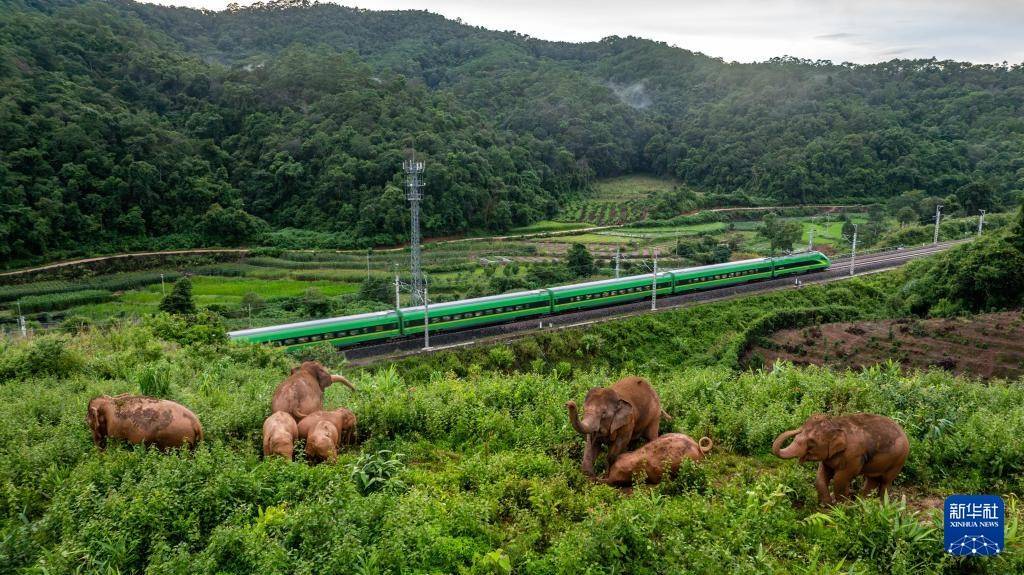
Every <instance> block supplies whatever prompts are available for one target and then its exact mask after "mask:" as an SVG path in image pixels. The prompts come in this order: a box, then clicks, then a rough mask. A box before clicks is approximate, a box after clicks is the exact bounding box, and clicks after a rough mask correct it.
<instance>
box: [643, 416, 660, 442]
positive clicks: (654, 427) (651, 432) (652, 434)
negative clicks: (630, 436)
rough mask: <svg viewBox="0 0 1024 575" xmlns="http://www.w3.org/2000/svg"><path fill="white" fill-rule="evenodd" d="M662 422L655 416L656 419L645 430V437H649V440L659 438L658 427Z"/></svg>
mask: <svg viewBox="0 0 1024 575" xmlns="http://www.w3.org/2000/svg"><path fill="white" fill-rule="evenodd" d="M660 423H661V422H660V421H659V420H658V418H655V419H654V421H652V422H651V424H650V425H648V426H647V429H645V430H644V437H646V438H647V441H654V440H655V439H658V427H659V424H660Z"/></svg>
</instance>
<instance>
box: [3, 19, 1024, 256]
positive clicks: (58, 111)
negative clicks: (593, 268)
mask: <svg viewBox="0 0 1024 575" xmlns="http://www.w3.org/2000/svg"><path fill="white" fill-rule="evenodd" d="M8 7H9V8H8ZM0 132H2V133H3V135H4V138H3V139H0V261H5V262H7V263H8V264H10V263H11V262H14V261H17V260H28V259H33V258H39V257H41V256H44V255H49V256H57V255H64V254H69V253H75V252H78V253H80V252H86V251H99V250H115V249H126V248H141V247H163V246H175V247H180V246H188V245H200V244H237V243H244V242H252V241H254V240H255V238H257V237H259V235H260V234H261V232H263V231H265V230H270V229H280V228H286V227H288V228H306V229H310V230H315V231H317V232H323V234H326V237H328V238H329V241H330V243H331V244H332V245H337V246H340V247H348V246H357V245H370V244H381V243H390V242H394V241H400V240H402V239H404V237H405V234H406V232H405V213H404V208H405V206H404V202H403V201H402V190H401V188H400V178H399V176H398V175H397V173H396V172H398V169H399V166H400V161H401V159H402V156H403V153H404V150H406V149H407V148H410V147H415V148H416V149H417V151H418V152H419V153H420V154H421V155H422V156H424V157H425V158H426V159H427V161H428V162H429V166H430V168H429V170H428V172H427V190H428V191H427V196H428V199H427V201H426V205H425V207H424V210H425V211H424V214H425V215H424V221H425V225H426V227H427V233H428V234H431V235H438V234H451V233H458V232H463V231H467V230H493V231H501V230H504V229H507V228H508V227H511V226H514V225H519V224H524V223H527V222H530V221H533V220H536V219H538V218H541V217H544V216H549V215H551V214H553V213H554V212H555V211H556V210H557V208H558V206H559V205H560V204H561V203H563V202H564V201H565V200H566V198H568V197H570V196H573V195H576V194H579V193H583V192H585V191H586V190H587V188H588V186H589V182H590V181H591V179H592V178H593V177H595V176H608V175H616V174H623V173H630V172H639V171H643V172H649V173H654V174H659V175H667V176H673V177H676V178H678V179H680V180H681V181H683V182H685V183H687V184H690V185H692V186H694V187H697V188H699V189H703V190H707V191H713V192H718V193H723V194H730V193H735V194H744V195H746V196H753V197H757V198H763V199H765V200H770V201H781V202H823V201H829V202H832V201H843V200H856V201H870V200H882V199H885V198H888V197H891V196H894V195H897V194H900V193H902V192H904V191H907V190H911V189H920V190H923V191H924V192H925V193H926V194H930V195H943V196H945V195H947V194H950V193H953V192H955V191H956V190H957V189H960V188H962V187H963V186H965V185H968V184H973V185H975V186H976V185H978V184H979V183H981V184H983V185H984V186H986V187H987V188H989V189H991V190H992V191H993V192H994V195H993V200H992V201H996V202H1011V201H1019V199H1020V196H1021V195H1024V68H1022V67H1021V66H1010V67H1007V66H981V65H970V64H964V63H956V62H937V61H905V60H903V61H899V60H897V61H892V62H887V63H883V64H877V65H871V66H853V65H836V64H832V63H828V62H807V61H797V60H792V59H775V60H771V61H769V62H765V63H761V64H730V63H724V62H722V61H720V60H717V59H713V58H709V57H706V56H704V55H701V54H695V53H692V52H688V51H685V50H681V49H678V48H673V47H670V46H666V45H664V44H659V43H656V42H651V41H647V40H641V39H635V38H608V39H606V40H603V41H601V42H597V43H586V44H568V43H557V42H546V41H540V40H536V39H531V38H528V37H525V36H522V35H519V34H515V33H512V32H494V31H488V30H483V29H480V28H474V27H470V26H466V25H463V24H461V23H459V22H454V21H450V20H445V19H444V18H441V17H439V16H436V15H432V14H428V13H425V12H371V11H365V10H356V9H351V8H345V7H341V6H337V5H330V4H328V5H310V4H307V3H295V2H291V3H281V2H277V3H271V4H258V5H256V6H253V7H250V8H245V9H238V8H233V9H229V10H228V11H225V12H219V13H214V12H202V11H196V10H189V9H182V8H167V7H160V6H155V5H149V4H136V3H132V2H127V1H124V0H111V1H108V2H102V1H99V0H90V1H75V0H13V1H9V2H5V9H4V10H3V11H0Z"/></svg>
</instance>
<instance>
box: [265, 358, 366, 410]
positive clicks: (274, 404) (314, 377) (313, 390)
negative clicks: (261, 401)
mask: <svg viewBox="0 0 1024 575" xmlns="http://www.w3.org/2000/svg"><path fill="white" fill-rule="evenodd" d="M338 382H341V383H343V384H345V385H346V386H348V388H349V389H351V390H352V391H355V390H356V388H355V386H354V385H352V382H350V381H349V380H347V379H345V377H344V376H341V375H331V372H329V371H327V369H325V368H324V366H323V365H321V364H320V363H319V362H316V361H304V362H302V365H300V366H299V367H296V368H294V369H292V373H291V375H289V376H288V377H287V378H286V379H285V380H284V381H282V382H281V383H280V384H278V386H277V389H276V390H274V398H273V399H272V400H271V402H270V412H271V413H274V412H277V411H283V412H285V413H290V414H291V416H292V417H294V418H295V421H302V418H303V417H306V416H307V415H309V414H311V413H313V412H316V411H320V410H321V409H323V406H324V390H325V389H327V388H328V387H330V386H331V384H332V383H338Z"/></svg>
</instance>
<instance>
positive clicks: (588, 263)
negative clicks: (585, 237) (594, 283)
mask: <svg viewBox="0 0 1024 575" xmlns="http://www.w3.org/2000/svg"><path fill="white" fill-rule="evenodd" d="M565 265H566V267H568V268H569V271H571V272H572V274H573V275H574V276H576V277H578V278H584V277H588V276H592V275H594V272H595V271H597V270H596V269H595V267H594V256H592V255H590V250H588V249H587V246H585V245H583V244H573V245H572V247H571V248H569V253H568V254H567V255H566V259H565Z"/></svg>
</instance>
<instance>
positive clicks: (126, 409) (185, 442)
mask: <svg viewBox="0 0 1024 575" xmlns="http://www.w3.org/2000/svg"><path fill="white" fill-rule="evenodd" d="M337 382H340V383H343V384H345V385H346V386H348V387H349V389H351V390H352V391H355V389H356V388H355V386H353V385H352V383H351V382H350V381H349V380H347V379H345V377H344V376H341V375H332V374H331V373H330V372H328V371H327V370H326V369H325V368H324V366H322V365H320V364H319V363H317V362H315V361H307V362H304V363H303V364H302V365H300V366H299V367H296V368H294V369H292V372H291V375H289V376H288V377H287V378H286V379H285V380H284V381H282V382H281V383H280V384H279V385H278V386H277V389H276V390H275V391H274V397H273V399H272V400H271V402H270V411H271V414H270V417H268V418H267V419H266V420H265V421H264V422H263V454H264V456H267V457H269V456H282V457H286V458H288V459H292V454H293V450H294V447H295V442H296V441H298V440H299V439H303V440H305V441H306V458H307V460H308V461H310V462H312V463H318V462H321V461H334V460H335V459H337V457H338V448H339V447H341V446H342V445H347V444H349V443H352V442H353V441H354V440H355V434H356V416H355V414H354V413H352V411H350V410H348V409H346V408H344V407H341V408H338V409H335V410H333V411H324V410H323V402H324V390H325V389H327V388H328V387H329V386H330V385H331V384H333V383H337ZM86 422H87V423H88V424H89V428H90V429H91V430H92V439H93V443H95V444H96V446H97V447H99V448H100V449H105V448H106V446H107V438H109V437H112V438H115V439H121V440H124V441H127V442H128V443H135V444H144V445H152V446H154V447H159V448H160V449H171V448H176V447H188V448H189V449H194V448H195V446H196V444H197V443H198V442H199V441H201V440H202V439H203V426H202V424H201V423H199V418H198V417H196V415H195V414H194V413H192V411H190V410H189V409H188V408H187V407H185V406H183V405H181V404H179V403H176V402H173V401H170V400H167V399H156V398H153V397H145V396H141V395H130V394H121V395H116V396H109V395H102V396H100V397H96V398H93V399H92V400H90V401H89V408H88V412H87V414H86Z"/></svg>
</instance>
